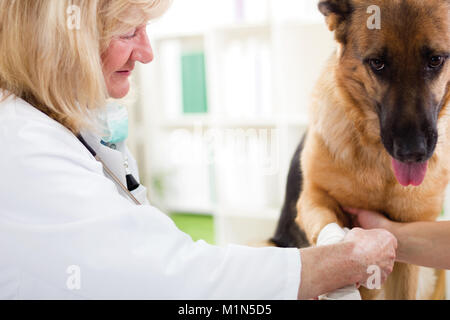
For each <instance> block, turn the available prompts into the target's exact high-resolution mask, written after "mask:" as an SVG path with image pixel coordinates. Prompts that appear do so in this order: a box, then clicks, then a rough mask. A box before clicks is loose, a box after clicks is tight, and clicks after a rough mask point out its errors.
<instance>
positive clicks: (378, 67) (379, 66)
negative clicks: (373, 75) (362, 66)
mask: <svg viewBox="0 0 450 320" xmlns="http://www.w3.org/2000/svg"><path fill="white" fill-rule="evenodd" d="M369 63H370V66H371V68H372V69H373V70H375V71H378V72H379V71H382V70H384V68H386V64H385V63H384V61H383V60H380V59H371V60H370V61H369Z"/></svg>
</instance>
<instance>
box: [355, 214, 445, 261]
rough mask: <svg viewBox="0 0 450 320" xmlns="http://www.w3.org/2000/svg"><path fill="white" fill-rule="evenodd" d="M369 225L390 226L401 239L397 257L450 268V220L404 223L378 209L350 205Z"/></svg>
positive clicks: (358, 218) (359, 220) (359, 222)
mask: <svg viewBox="0 0 450 320" xmlns="http://www.w3.org/2000/svg"><path fill="white" fill-rule="evenodd" d="M346 211H348V212H349V213H350V214H352V215H354V217H355V218H356V219H355V223H356V225H358V226H361V227H363V228H365V229H375V228H378V229H386V230H389V231H390V232H392V233H393V234H394V235H395V236H396V238H397V240H398V250H397V260H398V261H400V262H405V263H411V264H416V265H419V266H424V267H429V268H436V269H447V270H450V221H439V222H438V221H436V222H411V223H400V222H393V221H391V220H389V219H387V218H386V217H385V216H384V215H382V214H381V213H378V212H372V211H365V210H358V209H351V208H349V209H346Z"/></svg>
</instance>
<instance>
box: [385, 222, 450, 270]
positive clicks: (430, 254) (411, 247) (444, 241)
mask: <svg viewBox="0 0 450 320" xmlns="http://www.w3.org/2000/svg"><path fill="white" fill-rule="evenodd" d="M390 229H391V230H390V231H391V232H392V233H393V234H394V235H395V236H396V238H397V240H398V243H399V246H398V250H397V260H398V261H401V262H406V263H411V264H417V265H421V266H425V267H432V268H437V269H450V221H442V222H413V223H394V224H393V225H392V227H391V228H390Z"/></svg>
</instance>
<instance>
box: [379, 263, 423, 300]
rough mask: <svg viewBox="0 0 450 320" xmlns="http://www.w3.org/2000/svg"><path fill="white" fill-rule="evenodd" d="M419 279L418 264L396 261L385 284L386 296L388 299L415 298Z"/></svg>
mask: <svg viewBox="0 0 450 320" xmlns="http://www.w3.org/2000/svg"><path fill="white" fill-rule="evenodd" d="M418 280H419V267H418V266H415V265H411V264H405V263H396V264H395V265H394V270H393V271H392V273H391V275H390V276H389V278H388V280H387V281H386V284H385V286H384V289H385V298H386V299H387V300H415V299H416V294H417V285H418Z"/></svg>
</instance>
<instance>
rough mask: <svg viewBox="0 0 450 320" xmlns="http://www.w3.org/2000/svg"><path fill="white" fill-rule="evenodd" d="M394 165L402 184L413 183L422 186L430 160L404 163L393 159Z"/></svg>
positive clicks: (396, 175) (396, 174)
mask: <svg viewBox="0 0 450 320" xmlns="http://www.w3.org/2000/svg"><path fill="white" fill-rule="evenodd" d="M392 166H393V168H394V173H395V177H396V178H397V180H398V182H399V183H400V184H401V185H402V186H405V187H407V186H409V185H410V184H412V185H413V186H415V187H417V186H420V185H421V184H422V182H423V180H424V179H425V174H426V173H427V168H428V161H427V162H423V163H403V162H400V161H398V160H395V159H392Z"/></svg>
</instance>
